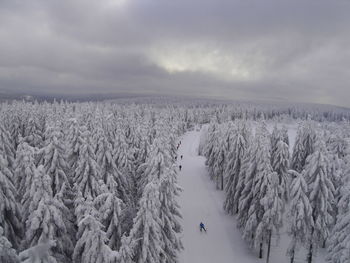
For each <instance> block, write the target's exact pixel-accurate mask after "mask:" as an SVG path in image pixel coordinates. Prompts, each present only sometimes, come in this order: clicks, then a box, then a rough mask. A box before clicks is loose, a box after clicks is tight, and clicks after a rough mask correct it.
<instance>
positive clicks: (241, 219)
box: [238, 126, 273, 258]
mask: <svg viewBox="0 0 350 263" xmlns="http://www.w3.org/2000/svg"><path fill="white" fill-rule="evenodd" d="M272 173H273V170H272V167H271V160H270V141H269V140H268V136H267V130H266V127H265V126H261V127H259V129H258V130H257V135H256V139H255V145H254V153H253V156H252V157H251V164H250V167H249V170H248V171H247V174H246V178H245V186H244V189H243V191H242V195H241V198H240V207H239V213H238V226H239V228H241V229H242V232H243V238H244V239H245V240H246V241H247V242H248V244H249V245H250V246H252V247H256V242H255V240H256V230H257V227H258V225H259V223H260V222H261V221H262V219H263V216H264V212H265V209H264V206H263V205H262V204H261V202H260V200H261V199H262V198H263V197H264V196H265V195H266V191H267V188H266V187H265V184H264V181H265V180H266V178H268V176H269V175H270V174H272ZM262 245H263V244H262V242H260V245H259V249H260V252H259V257H260V258H261V257H262Z"/></svg>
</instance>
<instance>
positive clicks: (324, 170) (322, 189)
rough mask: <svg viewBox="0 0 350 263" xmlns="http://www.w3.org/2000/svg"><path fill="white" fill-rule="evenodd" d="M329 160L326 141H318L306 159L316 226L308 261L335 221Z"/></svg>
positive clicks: (305, 171) (306, 176)
mask: <svg viewBox="0 0 350 263" xmlns="http://www.w3.org/2000/svg"><path fill="white" fill-rule="evenodd" d="M328 166H329V160H328V159H327V152H326V147H325V144H324V142H323V141H322V139H321V138H318V139H317V141H316V146H315V151H314V153H313V154H311V155H310V156H309V157H308V158H307V160H306V166H305V170H304V172H303V175H304V176H305V178H306V182H307V184H308V194H307V196H308V198H309V200H310V205H311V208H312V219H313V221H314V227H312V228H311V239H310V245H309V254H308V262H309V263H311V262H312V256H313V252H314V250H315V249H317V248H318V247H319V246H323V245H324V243H325V242H326V240H327V238H328V237H329V233H330V230H331V227H332V226H333V223H334V218H333V215H332V212H333V203H334V196H333V193H334V191H335V190H334V186H333V184H332V181H331V180H330V178H329V174H328V171H329V170H328Z"/></svg>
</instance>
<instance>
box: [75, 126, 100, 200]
mask: <svg viewBox="0 0 350 263" xmlns="http://www.w3.org/2000/svg"><path fill="white" fill-rule="evenodd" d="M81 131H82V132H81V135H80V138H79V141H80V146H79V150H78V152H79V155H78V159H77V163H76V165H75V167H76V168H75V170H74V183H75V184H76V185H77V187H78V189H79V190H80V191H81V193H82V195H83V196H84V198H87V197H92V198H95V197H96V196H98V195H99V194H100V193H101V184H102V183H103V181H102V177H101V170H100V167H99V166H98V164H97V162H96V155H95V153H94V151H93V148H92V146H91V138H90V132H89V131H88V130H87V129H86V128H85V127H84V126H83V127H81Z"/></svg>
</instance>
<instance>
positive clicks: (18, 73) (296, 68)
mask: <svg viewBox="0 0 350 263" xmlns="http://www.w3.org/2000/svg"><path fill="white" fill-rule="evenodd" d="M349 14H350V0H288V1H287V0H0V92H23V93H32V92H35V93H38V92H40V93H46V94H47V93H52V94H87V93H105V94H106V93H118V92H123V93H142V94H145V93H146V94H169V95H183V96H200V97H208V98H227V99H244V100H277V101H291V102H293V101H296V102H314V103H327V104H335V105H342V106H349V107H350V99H349V98H350V15H349Z"/></svg>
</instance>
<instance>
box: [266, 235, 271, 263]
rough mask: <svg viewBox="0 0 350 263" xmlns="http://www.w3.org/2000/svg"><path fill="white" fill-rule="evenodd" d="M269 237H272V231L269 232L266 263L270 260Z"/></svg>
mask: <svg viewBox="0 0 350 263" xmlns="http://www.w3.org/2000/svg"><path fill="white" fill-rule="evenodd" d="M271 236H272V230H270V231H269V237H268V238H269V242H268V244H267V256H266V263H269V260H270V250H271Z"/></svg>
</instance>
